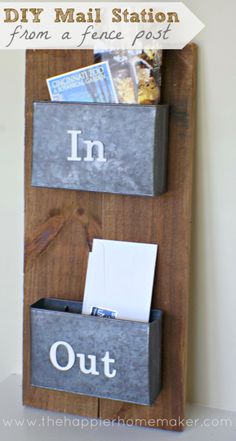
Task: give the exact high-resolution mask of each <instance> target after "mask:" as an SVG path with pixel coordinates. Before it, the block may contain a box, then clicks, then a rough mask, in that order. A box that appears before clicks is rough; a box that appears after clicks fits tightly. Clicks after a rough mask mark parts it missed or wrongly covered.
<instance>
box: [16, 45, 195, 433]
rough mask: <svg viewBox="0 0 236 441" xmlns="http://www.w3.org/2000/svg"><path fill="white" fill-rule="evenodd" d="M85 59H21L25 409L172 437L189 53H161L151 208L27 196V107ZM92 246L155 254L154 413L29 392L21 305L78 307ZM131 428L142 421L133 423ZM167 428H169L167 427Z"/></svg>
mask: <svg viewBox="0 0 236 441" xmlns="http://www.w3.org/2000/svg"><path fill="white" fill-rule="evenodd" d="M91 62H92V55H91V53H90V52H89V51H29V52H28V53H27V76H26V152H25V280H24V285H25V295H24V394H23V401H24V404H27V405H30V406H35V407H41V408H45V409H50V410H57V411H62V412H69V413H75V414H80V415H87V416H93V417H96V416H100V417H102V418H110V419H117V420H118V419H119V418H121V419H124V420H128V419H129V420H130V419H132V420H133V421H134V423H135V420H137V421H136V424H142V425H145V426H148V425H150V426H151V427H158V426H159V427H162V424H161V422H160V421H159V422H158V421H157V420H158V419H159V420H160V419H161V418H164V419H168V420H169V424H168V423H166V424H165V425H164V427H165V428H168V429H174V430H181V429H182V426H181V424H178V420H179V418H180V419H181V418H183V417H184V405H185V383H186V348H187V320H188V294H189V274H190V236H191V198H192V162H193V144H194V119H195V108H194V104H195V103H194V102H195V68H196V47H195V46H194V45H192V44H191V45H188V46H187V47H186V48H185V49H184V50H182V51H166V53H165V62H164V72H163V94H162V96H163V98H162V101H163V103H168V104H170V106H171V117H170V142H169V171H168V192H167V193H166V194H164V195H162V196H160V197H157V198H143V197H128V196H118V195H109V194H103V195H101V194H98V193H94V194H93V193H86V192H77V191H68V190H53V189H40V188H32V187H31V185H30V178H31V144H32V102H33V101H34V100H44V99H45V100H48V99H49V97H48V92H47V87H46V82H45V79H46V78H47V77H49V76H53V75H56V74H59V73H62V72H65V71H67V70H72V69H76V68H78V67H80V66H83V65H86V64H90V63H91ZM94 237H103V238H105V239H117V240H129V241H138V242H151V243H158V244H159V246H160V247H159V256H158V267H157V276H156V281H155V287H154V295H153V307H159V308H162V309H163V310H164V311H165V321H164V344H163V357H164V359H163V388H162V392H161V394H160V395H159V397H158V399H157V401H156V403H155V405H154V406H151V407H147V406H139V405H131V404H125V403H121V402H115V401H111V400H100V403H99V401H98V400H97V399H95V398H89V397H82V396H79V395H75V394H69V393H62V392H56V391H51V390H45V389H39V388H34V387H31V386H30V322H29V305H30V304H31V303H33V302H34V301H36V300H37V299H39V298H40V297H43V296H50V297H57V298H68V299H73V300H79V299H82V297H83V291H84V284H85V276H86V269H87V258H88V252H89V248H90V247H91V243H92V239H93V238H94ZM140 419H141V420H142V421H140ZM173 419H176V421H177V425H176V426H173Z"/></svg>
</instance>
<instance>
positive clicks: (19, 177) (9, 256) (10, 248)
mask: <svg viewBox="0 0 236 441" xmlns="http://www.w3.org/2000/svg"><path fill="white" fill-rule="evenodd" d="M24 58H25V57H24V52H23V51H12V52H10V51H9V52H8V51H0V85H1V87H0V90H1V98H0V99H1V101H0V299H1V303H0V311H1V318H0V348H1V355H0V380H1V379H2V378H4V377H5V376H7V375H9V373H11V372H13V371H19V370H20V369H21V348H22V300H23V293H22V291H23V286H22V283H23V276H22V272H23V257H22V256H23V162H24Z"/></svg>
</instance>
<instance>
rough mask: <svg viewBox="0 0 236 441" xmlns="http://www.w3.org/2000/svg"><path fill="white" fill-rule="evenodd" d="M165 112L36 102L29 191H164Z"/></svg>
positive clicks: (144, 193)
mask: <svg viewBox="0 0 236 441" xmlns="http://www.w3.org/2000/svg"><path fill="white" fill-rule="evenodd" d="M167 132H168V106H166V105H140V104H138V105H137V104H104V103H102V104H99V103H62V102H35V103H34V109H33V162H32V185H33V186H36V187H50V188H65V189H72V190H86V191H98V192H108V193H119V194H128V195H141V196H156V195H160V194H162V193H163V192H165V191H166V174H167Z"/></svg>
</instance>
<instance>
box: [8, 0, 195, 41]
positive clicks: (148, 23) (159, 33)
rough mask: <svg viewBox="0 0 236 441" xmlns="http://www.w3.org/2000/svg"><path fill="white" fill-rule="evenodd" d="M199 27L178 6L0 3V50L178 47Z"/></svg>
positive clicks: (162, 3) (165, 3)
mask: <svg viewBox="0 0 236 441" xmlns="http://www.w3.org/2000/svg"><path fill="white" fill-rule="evenodd" d="M203 28H204V24H203V23H202V22H201V21H200V20H199V19H198V18H197V17H196V16H195V15H194V14H193V13H192V12H191V11H190V10H189V9H188V8H187V7H186V6H185V5H184V4H183V3H181V2H158V3H149V2H148V3H147V2H146V3H132V2H130V3H119V2H117V3H116V2H112V3H90V2H82V3H81V2H77V3H69V2H67V3H60V2H56V3H47V2H37V3H33V2H32V3H23V2H22V3H21V2H14V3H11V2H6V3H0V49H59V48H61V49H95V48H98V49H182V48H183V47H184V46H185V45H186V44H187V43H189V42H190V41H191V40H192V39H193V38H194V37H195V36H196V35H197V34H198V33H199V32H200V31H201V30H202V29H203Z"/></svg>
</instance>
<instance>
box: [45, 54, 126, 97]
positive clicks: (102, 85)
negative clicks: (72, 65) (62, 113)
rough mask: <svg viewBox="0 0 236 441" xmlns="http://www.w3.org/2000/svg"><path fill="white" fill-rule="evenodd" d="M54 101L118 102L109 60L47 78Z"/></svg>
mask: <svg viewBox="0 0 236 441" xmlns="http://www.w3.org/2000/svg"><path fill="white" fill-rule="evenodd" d="M47 85H48V90H49V93H50V97H51V100H52V101H67V102H68V101H69V102H84V103H117V102H118V97H117V94H116V90H115V87H114V83H113V79H112V75H111V71H110V68H109V63H108V61H104V62H101V63H98V64H94V65H91V66H87V67H84V68H82V69H77V70H74V71H71V72H67V73H64V74H62V75H57V76H55V77H52V78H48V79H47Z"/></svg>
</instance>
